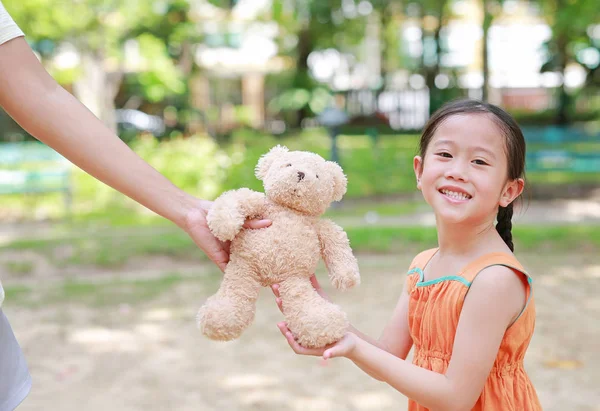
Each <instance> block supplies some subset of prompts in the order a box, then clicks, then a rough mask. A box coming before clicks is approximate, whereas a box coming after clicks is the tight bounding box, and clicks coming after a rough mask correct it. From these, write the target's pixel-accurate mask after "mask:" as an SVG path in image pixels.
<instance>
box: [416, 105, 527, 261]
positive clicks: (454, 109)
mask: <svg viewBox="0 0 600 411" xmlns="http://www.w3.org/2000/svg"><path fill="white" fill-rule="evenodd" d="M464 114H484V115H488V116H489V117H490V118H491V120H492V121H493V122H494V123H495V124H496V125H497V126H498V128H499V129H500V131H501V132H502V134H503V135H504V137H505V141H506V156H507V159H508V176H507V177H508V179H509V180H516V179H517V178H524V177H525V138H524V137H523V132H522V131H521V129H520V128H519V125H518V124H517V122H516V121H515V120H514V119H513V118H512V116H511V115H510V114H508V113H507V112H506V111H504V110H502V109H501V108H499V107H497V106H494V105H493V104H489V103H484V102H481V101H477V100H471V99H465V100H454V101H451V102H449V103H447V104H445V105H444V106H442V107H441V108H440V109H439V110H437V111H436V112H435V113H433V115H432V116H431V118H430V119H429V121H428V122H427V124H425V128H424V129H423V135H422V136H421V141H420V143H419V153H420V155H421V157H422V158H425V153H426V152H427V147H428V146H429V143H430V142H431V139H432V138H433V135H434V134H435V132H436V131H437V129H438V128H439V127H440V125H441V124H442V123H443V122H444V121H446V120H447V119H448V118H450V117H452V116H455V115H464ZM512 215H513V203H510V204H509V205H508V206H507V207H502V206H500V207H499V209H498V216H497V217H496V219H497V221H498V223H497V224H496V230H497V231H498V233H499V234H500V236H501V237H502V239H503V240H504V242H505V243H506V245H508V247H509V248H510V250H511V251H514V245H513V241H512V232H511V230H512Z"/></svg>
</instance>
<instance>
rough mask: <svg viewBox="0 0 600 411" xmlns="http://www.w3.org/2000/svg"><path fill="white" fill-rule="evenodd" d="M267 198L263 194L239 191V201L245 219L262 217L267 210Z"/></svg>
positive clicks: (242, 189)
mask: <svg viewBox="0 0 600 411" xmlns="http://www.w3.org/2000/svg"><path fill="white" fill-rule="evenodd" d="M265 199H266V197H265V195H264V194H263V193H259V192H257V191H253V190H250V189H249V188H241V189H239V190H237V201H238V202H239V205H240V211H241V213H242V214H243V215H244V219H246V218H253V217H259V216H262V214H263V213H264V212H265V208H266V201H265Z"/></svg>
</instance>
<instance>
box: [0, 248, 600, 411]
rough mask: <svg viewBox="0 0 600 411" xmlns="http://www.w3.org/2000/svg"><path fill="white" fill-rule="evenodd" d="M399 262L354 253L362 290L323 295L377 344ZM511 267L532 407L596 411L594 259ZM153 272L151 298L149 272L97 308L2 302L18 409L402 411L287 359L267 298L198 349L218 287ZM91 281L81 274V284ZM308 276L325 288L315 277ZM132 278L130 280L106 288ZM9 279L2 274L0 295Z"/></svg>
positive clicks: (325, 368)
mask: <svg viewBox="0 0 600 411" xmlns="http://www.w3.org/2000/svg"><path fill="white" fill-rule="evenodd" d="M410 257H411V256H409V255H401V256H367V255H362V256H360V257H359V261H360V264H361V270H362V275H363V284H362V285H361V287H360V288H359V289H357V290H355V291H352V292H350V293H347V294H336V293H333V295H334V298H335V300H336V302H339V303H340V304H341V305H342V306H343V307H344V308H345V309H346V311H347V312H348V313H349V316H350V318H351V319H352V321H353V323H354V324H355V325H356V326H357V327H358V328H359V329H362V330H363V331H364V332H366V333H368V334H370V335H373V336H375V335H378V333H379V332H380V330H381V329H382V327H383V325H384V324H385V323H386V321H387V319H388V318H389V315H390V313H391V310H392V308H393V307H394V305H395V302H396V299H397V297H398V293H399V290H400V287H401V284H402V281H403V280H404V271H405V270H404V269H403V268H398V267H407V265H408V264H409V262H410ZM522 261H523V263H524V264H525V265H526V266H527V267H528V268H529V269H530V271H531V272H532V273H533V274H534V276H535V280H534V281H535V287H536V288H535V292H536V299H537V308H538V319H537V329H536V334H535V336H534V339H533V341H532V344H531V348H530V350H529V353H528V357H527V360H526V367H527V369H528V372H529V374H530V376H531V378H532V380H533V381H534V384H535V385H536V388H537V390H538V393H539V396H540V398H541V401H542V404H543V406H544V409H545V410H548V411H563V410H569V411H584V410H585V411H598V410H600V390H599V389H598V381H600V359H599V357H598V355H597V354H598V349H597V342H598V341H600V299H599V298H598V291H600V265H598V261H597V259H596V256H593V255H568V256H543V257H542V256H536V255H525V256H522ZM156 266H157V268H156V269H155V270H154V271H153V272H152V273H150V274H151V277H152V278H151V279H150V280H154V279H156V278H161V276H162V277H165V276H167V275H173V273H174V272H179V273H181V277H180V279H179V281H178V282H176V283H175V284H174V285H172V286H170V288H168V289H166V290H164V291H163V292H162V293H160V292H159V293H156V294H151V293H150V294H144V293H141V294H140V293H139V291H140V289H138V288H139V287H142V288H141V290H143V291H144V292H146V293H148V292H149V290H150V288H148V287H147V286H146V285H144V283H143V281H141V279H142V278H143V277H144V276H146V275H147V274H146V273H147V268H148V267H149V263H148V262H147V263H146V264H145V266H144V267H143V268H144V271H136V270H135V267H129V268H128V271H126V272H119V271H114V272H103V273H102V275H101V276H100V275H99V276H96V277H97V278H98V280H97V281H98V284H103V282H104V283H108V284H112V285H111V286H110V287H115V288H110V287H109V286H106V287H100V291H99V292H101V293H103V294H101V299H102V301H101V303H100V304H98V300H97V299H95V298H93V297H94V295H93V292H92V291H89V290H88V291H86V292H89V293H88V294H85V293H84V297H82V296H81V295H80V294H76V293H75V294H73V296H72V297H69V293H65V294H64V296H63V297H62V298H59V299H54V300H52V299H50V298H48V295H52V294H51V293H50V294H48V293H47V291H48V289H50V288H51V287H56V286H57V284H60V281H58V282H57V277H54V279H53V281H48V282H39V283H38V285H37V286H36V289H35V291H34V294H37V295H38V296H39V298H37V299H36V298H35V295H34V296H30V298H29V300H28V301H29V302H23V301H20V302H17V301H18V299H17V298H16V297H15V300H14V301H15V302H14V303H13V304H11V300H10V298H9V299H8V300H7V301H6V302H5V306H4V307H3V308H4V310H5V312H6V314H7V316H8V317H9V318H10V320H11V322H12V324H13V327H14V329H15V332H16V334H17V337H18V339H19V340H20V342H21V344H22V346H23V348H24V351H25V353H26V356H27V359H28V362H29V365H30V369H31V373H32V375H33V379H34V388H33V390H32V392H31V394H30V396H29V397H28V398H27V400H26V401H25V402H24V403H23V405H22V406H21V407H20V408H19V411H33V410H36V411H37V410H40V409H53V410H62V411H75V410H77V411H79V410H82V409H85V410H86V411H104V410H113V411H126V410H127V411H129V410H132V411H133V410H145V411H154V410H156V411H159V410H160V411H164V410H203V411H211V410H219V411H220V410H241V411H249V410H278V411H279V410H281V411H286V410H294V411H300V410H301V411H305V410H311V411H312V410H315V411H320V410H327V411H329V410H331V411H351V410H352V411H362V410H365V411H366V410H377V411H387V410H403V409H406V400H405V398H404V397H403V396H402V395H401V394H399V393H397V392H396V391H394V390H393V389H391V388H390V387H388V386H386V385H385V384H383V383H379V382H377V381H375V380H373V379H371V378H370V377H368V376H366V375H365V374H363V373H362V372H361V371H360V370H358V369H356V368H355V367H354V366H353V365H352V364H351V363H349V362H348V361H346V360H333V361H331V362H329V363H327V364H323V363H321V362H320V361H319V360H318V359H315V358H307V357H300V356H296V355H294V354H293V352H292V351H291V350H290V349H289V348H288V346H287V344H286V343H285V341H284V339H283V338H282V337H281V335H280V334H279V331H278V330H277V328H276V323H277V321H279V320H280V318H281V316H280V313H279V312H278V311H277V309H276V306H275V304H274V302H273V299H272V296H271V295H270V292H269V291H268V290H263V293H262V294H261V298H260V299H259V302H258V309H257V315H256V320H255V323H254V324H253V326H252V327H251V328H250V329H248V330H247V332H246V333H245V334H244V335H243V336H242V338H241V339H240V340H238V341H234V342H230V343H216V342H212V341H209V340H206V339H205V338H203V337H202V336H201V335H200V334H199V332H198V331H197V330H196V329H195V324H194V317H195V314H196V311H197V309H198V307H199V306H200V304H201V303H202V302H203V300H204V299H205V298H206V297H207V296H208V295H210V294H211V293H212V292H214V291H215V290H216V287H217V284H218V281H219V275H218V274H217V273H215V272H214V271H213V270H212V269H206V268H204V269H203V268H201V267H200V268H198V267H187V268H186V267H184V266H183V265H182V264H181V263H177V264H173V265H172V266H169V264H167V263H166V262H165V261H163V260H161V261H159V262H157V264H156ZM170 267H171V268H170ZM157 273H159V274H157ZM160 273H162V274H160ZM57 276H58V277H60V273H58V274H57ZM91 277H93V275H91V273H89V272H88V275H87V276H86V278H91ZM319 277H320V278H323V279H324V278H325V276H324V275H323V272H321V273H320V274H319ZM132 279H137V280H140V282H138V283H127V284H126V285H121V286H119V285H118V284H119V283H118V282H117V283H115V281H127V280H132ZM150 280H147V281H150ZM20 281H21V280H20V279H18V278H10V277H9V278H4V277H3V282H4V284H5V286H6V287H7V288H8V287H11V286H13V287H14V286H15V285H16V284H18V283H19V282H20ZM115 284H117V285H116V286H115ZM132 284H133V285H132ZM165 284H166V283H165ZM136 287H138V288H136ZM165 287H166V286H165ZM65 289H68V290H71V288H68V287H66V288H65ZM123 290H125V291H123ZM127 290H128V291H127ZM159 291H160V290H159ZM79 292H80V293H81V292H82V291H81V290H79ZM71 293H72V290H71ZM119 293H120V294H119ZM114 294H118V295H114ZM111 295H112V296H113V297H115V298H116V299H115V301H114V302H110V301H111V300H110V297H111ZM150 295H151V296H150ZM140 296H141V297H140ZM145 296H148V297H147V298H146V297H145ZM106 299H108V300H106ZM86 301H87V305H86V304H84V303H85V302H86ZM107 301H108V302H107ZM82 302H83V303H82ZM359 302H360V304H359Z"/></svg>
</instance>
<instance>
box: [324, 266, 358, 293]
mask: <svg viewBox="0 0 600 411" xmlns="http://www.w3.org/2000/svg"><path fill="white" fill-rule="evenodd" d="M331 284H332V285H333V286H334V287H335V288H337V289H338V290H342V291H343V290H348V289H350V288H352V287H354V286H356V285H358V284H360V274H359V272H358V270H348V271H346V272H344V273H343V274H338V273H336V274H333V275H332V276H331Z"/></svg>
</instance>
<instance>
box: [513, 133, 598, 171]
mask: <svg viewBox="0 0 600 411" xmlns="http://www.w3.org/2000/svg"><path fill="white" fill-rule="evenodd" d="M523 134H524V136H525V140H526V142H527V158H526V162H527V171H534V172H539V171H542V172H543V171H570V172H575V173H599V172H600V134H592V133H588V132H586V131H584V130H581V129H578V128H575V127H556V126H546V127H524V128H523ZM578 146H579V147H578Z"/></svg>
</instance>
